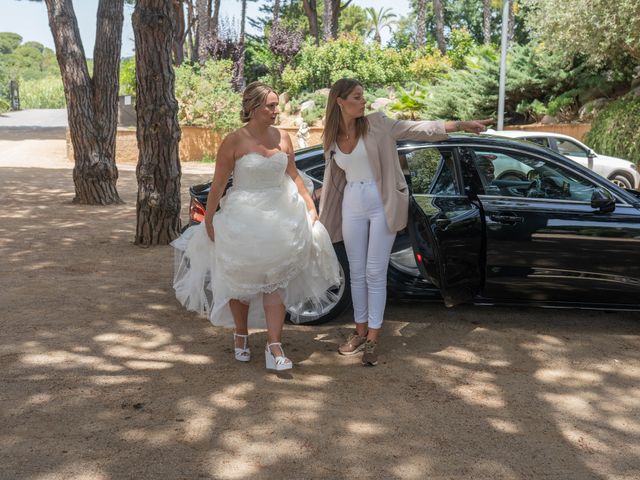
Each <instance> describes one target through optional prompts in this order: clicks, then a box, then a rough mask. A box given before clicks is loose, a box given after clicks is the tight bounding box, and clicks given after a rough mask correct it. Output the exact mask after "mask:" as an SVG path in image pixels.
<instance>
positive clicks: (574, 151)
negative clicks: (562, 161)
mask: <svg viewBox="0 0 640 480" xmlns="http://www.w3.org/2000/svg"><path fill="white" fill-rule="evenodd" d="M556 145H557V146H558V152H560V153H561V154H562V155H569V156H572V157H584V158H586V157H587V155H588V154H589V152H587V151H586V150H585V149H584V148H582V147H581V146H580V145H578V144H577V143H574V142H572V141H570V140H564V139H562V138H556Z"/></svg>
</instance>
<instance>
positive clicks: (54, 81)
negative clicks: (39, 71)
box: [19, 76, 66, 110]
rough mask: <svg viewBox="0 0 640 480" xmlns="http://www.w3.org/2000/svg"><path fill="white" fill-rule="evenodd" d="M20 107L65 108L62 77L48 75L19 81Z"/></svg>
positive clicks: (25, 108) (23, 108) (24, 108)
mask: <svg viewBox="0 0 640 480" xmlns="http://www.w3.org/2000/svg"><path fill="white" fill-rule="evenodd" d="M19 88H20V108H21V109H22V110H27V109H30V108H65V107H66V101H65V99H64V87H63V86H62V78H60V77H59V76H57V77H46V78H41V79H38V80H23V81H21V82H19Z"/></svg>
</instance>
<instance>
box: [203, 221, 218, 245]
mask: <svg viewBox="0 0 640 480" xmlns="http://www.w3.org/2000/svg"><path fill="white" fill-rule="evenodd" d="M203 222H204V228H205V229H206V230H207V235H208V236H209V238H210V239H211V241H212V242H215V239H216V236H215V232H214V231H213V216H212V217H211V218H209V217H208V216H206V215H205V217H204V220H203Z"/></svg>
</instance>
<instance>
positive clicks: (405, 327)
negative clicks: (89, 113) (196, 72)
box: [0, 140, 640, 480]
mask: <svg viewBox="0 0 640 480" xmlns="http://www.w3.org/2000/svg"><path fill="white" fill-rule="evenodd" d="M30 142H38V141H37V140H30V141H29V142H13V143H12V142H10V141H3V142H0V151H2V152H4V153H3V156H2V158H1V159H0V205H2V206H3V208H2V212H0V331H1V332H2V336H1V337H0V372H1V373H0V385H1V387H0V405H1V409H0V416H1V418H0V479H2V480H5V479H6V480H23V479H24V480H26V479H29V480H36V479H37V480H52V479H60V480H62V479H64V480H70V479H74V480H75V479H96V480H105V479H143V480H144V479H149V480H158V479H198V478H202V479H241V478H252V479H271V478H273V479H324V478H327V479H352V478H375V479H378V478H379V479H403V480H406V479H491V480H495V479H563V480H564V479H575V480H587V479H604V478H606V479H628V480H630V479H638V478H640V473H639V472H640V356H639V353H638V352H640V318H639V317H638V314H636V313H617V314H615V313H606V312H579V311H572V312H567V311H559V310H533V309H512V308H488V307H487V308H479V307H476V308H472V307H464V308H457V309H452V310H448V309H445V308H444V307H442V306H441V305H429V304H422V303H394V304H391V305H389V307H388V311H387V323H386V330H385V333H384V337H383V341H382V345H383V358H382V362H381V364H380V366H379V367H377V368H375V369H364V368H362V367H361V366H360V365H359V363H358V359H355V358H351V359H350V358H342V357H340V356H338V355H337V354H336V353H335V350H336V346H337V344H338V343H339V342H340V341H341V340H342V339H343V338H344V337H345V336H346V335H347V333H348V331H349V328H350V325H349V316H348V315H344V316H343V317H342V318H340V319H339V320H338V321H337V322H335V323H333V324H331V325H328V326H320V327H292V326H291V327H288V328H287V330H286V332H285V340H286V345H285V347H286V349H287V352H288V353H289V354H290V356H291V357H292V359H293V360H294V362H295V364H296V367H295V369H294V370H293V371H292V373H291V374H287V375H281V376H276V375H274V374H271V373H267V372H266V371H265V369H264V363H263V362H264V360H263V358H262V355H261V346H262V345H263V344H264V341H265V335H264V332H256V333H255V334H254V335H253V336H252V340H251V343H252V345H253V347H254V359H253V360H252V361H251V362H250V363H249V364H246V365H240V364H238V363H237V362H235V361H234V360H233V356H232V349H231V345H232V342H231V335H230V332H229V331H228V330H220V329H215V328H214V327H212V326H211V325H210V324H209V323H208V321H207V320H205V319H203V318H199V317H197V316H195V315H193V314H191V313H187V312H185V311H184V310H182V309H181V308H180V307H179V305H178V304H177V303H176V301H175V299H174V296H173V293H172V290H171V287H170V282H171V274H172V273H171V270H172V254H171V251H170V248H169V247H158V248H151V249H141V248H138V247H135V246H134V245H132V243H131V241H132V238H133V234H134V228H135V191H136V184H135V173H134V172H133V171H132V166H122V167H121V169H120V171H121V178H120V181H119V184H118V185H119V191H120V193H121V195H122V197H123V198H124V200H125V201H126V204H124V205H121V206H115V207H100V208H98V207H82V206H75V205H72V204H71V203H70V201H71V198H72V196H73V185H72V181H71V170H70V167H71V165H70V164H69V163H68V162H66V161H65V160H64V154H63V153H61V152H63V150H62V151H61V150H60V145H57V144H56V143H55V141H52V142H50V143H49V144H44V143H30ZM11 145H13V146H12V147H11V149H10V146H11ZM7 152H9V153H7ZM36 153H37V154H36ZM34 158H39V160H38V161H35V160H33V159H34ZM43 166H46V167H47V168H41V167H43ZM194 168H195V167H194ZM210 168H211V167H210V166H204V167H198V171H197V172H196V173H193V171H194V170H193V169H191V168H188V169H186V170H187V171H188V172H192V173H186V174H185V175H184V179H183V185H185V186H187V185H189V184H191V183H194V182H196V181H200V180H204V179H206V178H208V177H209V175H210ZM198 172H199V173H198ZM185 193H186V192H185ZM184 198H185V204H186V198H187V197H186V195H185V197H184Z"/></svg>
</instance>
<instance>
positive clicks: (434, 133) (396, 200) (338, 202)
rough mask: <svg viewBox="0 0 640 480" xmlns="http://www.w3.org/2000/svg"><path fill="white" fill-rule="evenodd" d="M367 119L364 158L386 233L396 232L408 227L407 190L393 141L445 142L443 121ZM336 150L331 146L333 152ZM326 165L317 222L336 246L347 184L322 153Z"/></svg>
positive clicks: (378, 115)
mask: <svg viewBox="0 0 640 480" xmlns="http://www.w3.org/2000/svg"><path fill="white" fill-rule="evenodd" d="M367 119H368V120H369V132H368V133H367V135H365V136H364V144H365V148H366V151H367V157H368V158H369V163H370V164H371V170H372V171H373V176H374V178H375V181H376V185H377V186H378V190H379V192H380V196H381V197H382V202H383V204H384V214H385V217H386V219H387V225H388V226H389V230H391V231H392V232H397V231H399V230H402V229H403V228H404V227H406V226H407V215H408V212H409V189H408V187H407V182H406V180H405V178H404V174H403V173H402V168H401V167H400V160H399V158H398V150H397V147H396V141H398V140H428V141H435V140H444V139H446V138H447V137H448V135H447V133H446V131H445V127H444V122H443V121H435V122H422V121H420V122H413V121H409V120H393V119H391V118H388V117H387V116H385V115H384V114H382V113H379V112H376V113H372V114H369V115H367ZM335 148H336V147H335V145H334V146H333V149H332V150H334V151H335ZM325 161H326V167H325V170H324V180H323V184H322V195H321V197H320V221H321V222H322V224H323V225H324V226H325V227H326V228H327V230H328V231H329V235H330V236H331V241H332V242H334V243H335V242H340V241H342V197H343V192H344V187H345V185H346V184H347V180H346V176H345V174H344V170H342V169H341V168H340V167H338V165H337V164H336V162H335V160H334V159H333V155H332V154H331V152H325Z"/></svg>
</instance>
